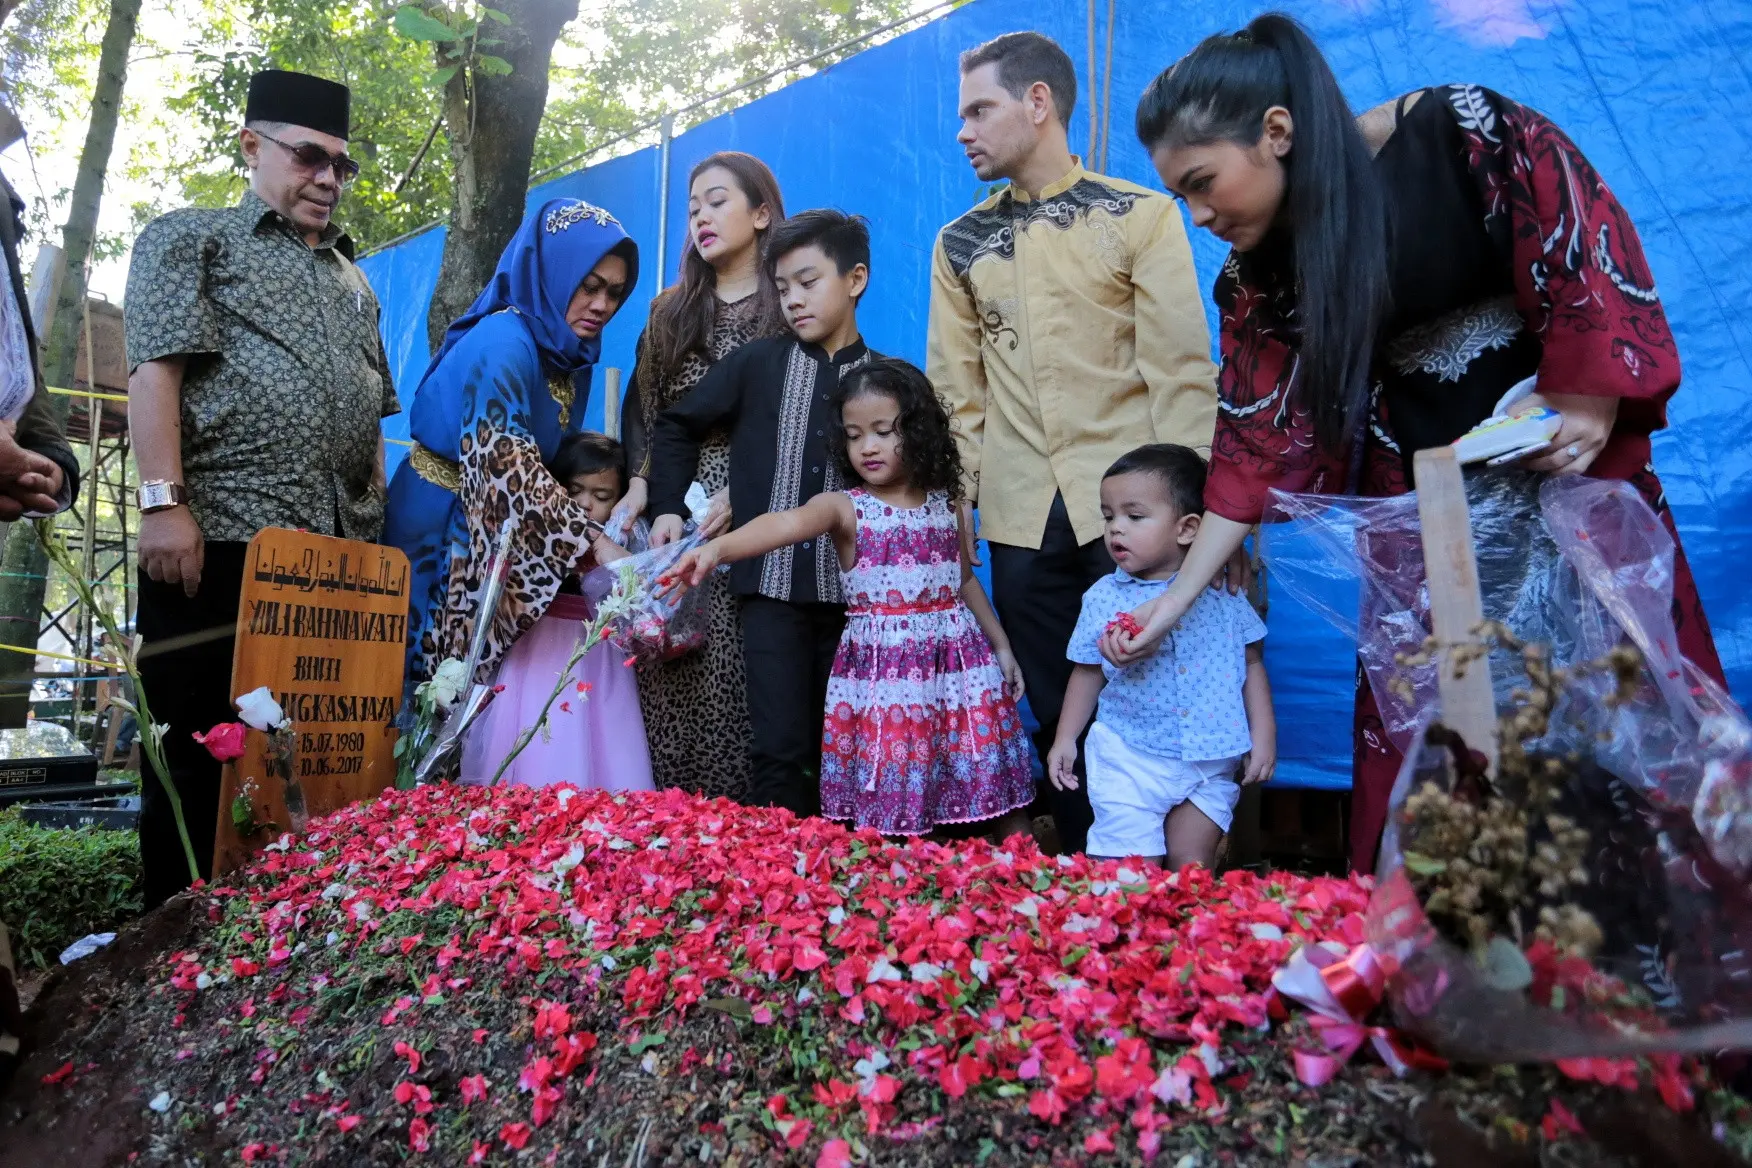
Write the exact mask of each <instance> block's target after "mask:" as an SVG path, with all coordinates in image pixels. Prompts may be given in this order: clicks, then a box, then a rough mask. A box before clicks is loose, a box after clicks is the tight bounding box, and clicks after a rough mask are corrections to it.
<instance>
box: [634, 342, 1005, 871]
mask: <svg viewBox="0 0 1752 1168" xmlns="http://www.w3.org/2000/svg"><path fill="white" fill-rule="evenodd" d="M840 421H841V424H842V427H843V437H844V442H843V445H842V446H841V447H840V471H841V474H842V476H843V477H844V478H845V479H846V480H848V481H856V480H862V482H863V486H861V487H858V488H854V489H852V490H849V491H844V492H840V491H833V492H828V493H825V494H821V495H817V496H815V498H813V499H811V500H809V501H808V502H807V503H805V504H804V505H803V506H801V507H797V508H794V509H792V510H790V511H780V512H774V513H771V514H767V515H762V516H760V517H759V518H757V519H754V520H752V521H751V522H749V523H746V524H744V525H743V526H741V527H739V528H737V529H736V530H735V531H732V532H731V533H730V534H728V535H724V536H720V537H719V538H717V539H714V540H712V541H711V542H710V543H708V544H706V545H705V546H704V547H702V548H699V549H698V550H696V551H693V552H689V553H688V554H687V555H685V556H683V557H682V558H681V559H680V560H678V561H677V562H676V565H675V567H674V568H673V569H672V570H671V572H670V573H669V577H668V579H669V580H670V582H671V586H672V587H690V586H698V585H699V584H700V583H702V582H703V581H704V580H705V579H706V577H707V576H708V575H710V574H711V572H712V571H713V570H714V569H715V568H716V567H717V566H718V565H719V564H723V563H730V562H732V561H735V560H743V559H749V558H752V557H754V556H761V555H765V554H766V553H767V552H770V551H772V550H774V549H775V548H780V547H784V546H785V545H787V544H793V543H799V542H801V541H803V540H806V539H816V538H818V537H821V536H832V537H833V540H834V543H835V545H836V547H837V548H838V550H839V558H840V567H841V569H842V571H843V572H844V581H845V596H846V606H847V607H846V629H845V633H844V635H843V636H842V637H841V639H840V647H839V652H838V654H837V655H836V656H835V657H834V662H833V673H832V675H831V678H830V680H829V681H828V689H827V714H826V723H825V725H824V727H823V730H822V736H821V737H822V747H821V813H822V815H824V816H826V817H827V818H829V819H843V820H851V821H852V822H853V823H854V824H855V825H856V826H858V827H873V828H875V829H876V830H877V831H880V832H882V833H884V834H886V835H920V834H923V833H925V832H929V831H931V830H932V829H933V828H935V827H937V826H938V825H939V824H947V823H974V822H989V823H991V825H992V829H991V834H992V835H993V837H994V838H997V839H1003V838H1007V837H1008V836H1010V835H1012V834H1014V833H1016V832H1026V831H1027V830H1028V819H1027V816H1026V815H1025V814H1024V813H1023V809H1025V808H1026V807H1027V806H1028V804H1029V803H1030V802H1031V801H1032V800H1033V798H1034V782H1033V778H1032V775H1031V773H1030V769H1029V763H1028V745H1027V741H1026V739H1025V738H1024V736H1023V733H1022V720H1021V718H1020V717H1019V716H1018V715H1017V713H1016V700H1017V699H1018V698H1020V697H1021V696H1022V671H1021V669H1020V668H1019V667H1018V666H1017V664H1016V659H1015V657H1014V656H1013V655H1012V654H1011V652H1010V641H1009V638H1008V637H1006V636H1005V635H1004V630H1003V628H1002V627H1001V626H1000V625H999V624H998V618H997V614H996V613H994V612H993V611H992V606H991V601H989V600H988V599H986V594H985V590H984V589H983V588H981V587H980V584H979V581H978V580H976V579H974V576H973V571H972V568H971V567H970V566H969V564H968V561H967V556H966V554H965V552H964V550H963V546H964V545H963V539H962V534H963V533H962V529H961V521H960V516H959V508H958V507H957V504H958V503H959V501H960V498H961V458H960V455H959V454H958V453H957V451H956V448H955V439H954V435H953V434H952V433H951V431H950V428H949V414H948V411H947V410H946V409H945V408H944V406H943V403H942V401H941V400H940V399H939V398H938V397H937V394H936V391H935V390H933V389H932V388H931V383H930V382H929V381H928V380H926V378H925V375H924V374H923V373H921V372H919V370H918V369H917V368H915V367H914V366H912V365H909V364H907V363H906V362H905V361H897V360H892V359H888V358H879V359H876V360H872V361H871V362H870V363H869V364H868V365H865V366H863V367H862V368H859V369H857V370H855V371H853V372H852V373H850V374H848V375H847V376H846V379H845V382H844V384H843V386H842V388H841V391H840Z"/></svg>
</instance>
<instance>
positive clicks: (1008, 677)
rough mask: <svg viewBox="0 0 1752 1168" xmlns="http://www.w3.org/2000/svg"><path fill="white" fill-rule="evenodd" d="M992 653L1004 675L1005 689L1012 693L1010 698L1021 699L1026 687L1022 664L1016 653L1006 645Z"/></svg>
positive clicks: (1013, 699)
mask: <svg viewBox="0 0 1752 1168" xmlns="http://www.w3.org/2000/svg"><path fill="white" fill-rule="evenodd" d="M992 655H993V656H994V657H996V658H997V661H998V671H999V672H1000V673H1002V674H1003V675H1004V690H1005V692H1007V693H1008V694H1009V695H1010V700H1011V701H1013V702H1019V701H1021V700H1022V692H1023V688H1024V687H1023V683H1022V666H1020V665H1018V664H1017V663H1016V654H1015V653H1013V652H1011V651H1010V649H1009V647H1008V646H1006V647H1004V648H1002V649H997V650H994V651H993V654H992Z"/></svg>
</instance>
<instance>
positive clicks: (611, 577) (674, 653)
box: [583, 522, 712, 661]
mask: <svg viewBox="0 0 1752 1168" xmlns="http://www.w3.org/2000/svg"><path fill="white" fill-rule="evenodd" d="M637 526H638V527H641V528H642V527H644V524H643V523H642V522H641V523H640V524H638V525H637ZM647 530H648V529H647ZM705 542H706V539H705V537H704V536H703V535H701V534H700V530H699V527H698V526H697V525H696V524H694V523H692V522H689V523H688V524H687V527H686V529H685V531H684V533H683V534H682V537H681V538H680V539H677V540H673V541H671V542H670V543H667V544H664V545H663V546H662V547H658V548H654V547H649V546H642V545H647V544H648V537H647V538H639V533H638V532H635V538H634V540H633V541H632V543H631V545H630V546H629V550H632V549H633V548H639V549H640V550H635V551H633V554H632V555H630V556H628V557H627V558H626V559H624V560H616V561H615V562H614V563H612V564H605V565H603V566H602V567H599V568H595V569H592V570H591V571H590V572H588V573H586V574H585V576H584V581H583V585H584V595H585V596H587V597H589V598H590V600H591V602H592V603H594V604H596V605H599V606H601V607H602V610H604V611H606V612H607V613H608V623H607V624H606V626H605V627H604V633H605V635H606V636H607V637H608V638H609V640H611V641H613V642H614V643H615V644H616V645H617V646H619V647H620V648H621V650H622V651H623V652H625V653H626V654H627V655H628V656H629V657H634V658H637V659H638V660H640V661H668V660H670V659H672V658H675V657H680V656H682V655H683V654H684V653H691V652H693V651H694V650H695V649H699V648H701V647H703V646H704V645H705V643H706V638H707V636H708V635H709V634H710V632H711V619H712V616H711V609H710V601H709V599H708V597H707V593H706V590H705V589H704V588H690V589H688V590H687V591H686V592H685V593H683V594H682V595H680V596H660V595H659V594H658V577H660V576H662V575H663V573H665V572H667V571H668V570H669V569H670V567H671V566H673V565H674V563H675V561H677V560H679V559H680V558H681V557H682V556H683V555H685V554H686V553H688V552H690V551H692V550H693V549H695V548H697V547H700V546H701V545H702V544H704V543H705ZM611 593H615V594H616V595H615V596H614V597H613V598H612V599H610V594H611Z"/></svg>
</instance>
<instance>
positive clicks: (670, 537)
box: [651, 515, 684, 548]
mask: <svg viewBox="0 0 1752 1168" xmlns="http://www.w3.org/2000/svg"><path fill="white" fill-rule="evenodd" d="M683 530H684V529H683V526H682V520H681V516H679V515H659V516H658V517H657V522H655V523H653V524H652V525H651V546H652V547H654V548H660V547H662V546H663V545H664V544H667V543H674V542H675V541H676V540H678V539H680V538H681V534H682V531H683Z"/></svg>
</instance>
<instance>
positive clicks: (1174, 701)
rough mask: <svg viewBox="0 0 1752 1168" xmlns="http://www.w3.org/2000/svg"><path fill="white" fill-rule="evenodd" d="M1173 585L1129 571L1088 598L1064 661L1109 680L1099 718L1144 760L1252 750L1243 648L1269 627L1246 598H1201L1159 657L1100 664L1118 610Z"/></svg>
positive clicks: (1217, 592) (1214, 592) (1102, 582)
mask: <svg viewBox="0 0 1752 1168" xmlns="http://www.w3.org/2000/svg"><path fill="white" fill-rule="evenodd" d="M1170 583H1172V581H1171V580H1140V579H1137V578H1136V577H1134V576H1132V575H1130V574H1129V573H1127V572H1126V570H1125V569H1124V568H1116V569H1114V572H1113V575H1111V576H1103V577H1102V578H1101V579H1099V580H1097V581H1096V582H1095V585H1094V587H1092V588H1090V589H1089V591H1087V592H1085V593H1084V594H1083V611H1082V614H1081V615H1080V616H1078V618H1077V627H1076V629H1075V630H1074V631H1073V632H1072V633H1071V643H1070V646H1069V647H1068V648H1067V649H1066V650H1065V656H1066V657H1068V658H1070V659H1071V660H1072V661H1074V662H1076V663H1077V664H1079V665H1099V666H1101V672H1102V674H1103V675H1104V676H1105V677H1106V678H1107V685H1106V687H1105V688H1104V689H1102V691H1101V703H1100V705H1099V707H1097V709H1096V713H1095V717H1096V719H1097V720H1098V721H1100V722H1101V724H1102V725H1104V726H1106V727H1107V728H1108V729H1109V730H1112V731H1114V732H1115V733H1117V734H1118V735H1119V736H1120V737H1121V738H1123V739H1124V740H1125V741H1126V742H1128V743H1130V744H1131V745H1132V746H1134V747H1136V748H1137V749H1138V750H1141V751H1144V752H1145V753H1147V754H1154V755H1158V756H1160V757H1162V758H1181V759H1187V760H1190V761H1195V762H1204V761H1215V760H1217V759H1226V758H1238V757H1240V756H1241V755H1243V754H1246V753H1247V752H1248V751H1249V750H1251V749H1253V739H1252V738H1251V737H1250V736H1249V734H1248V731H1247V707H1246V705H1245V703H1244V702H1243V700H1242V695H1241V688H1242V685H1243V684H1244V683H1245V682H1246V680H1247V646H1249V645H1251V644H1254V643H1255V642H1258V641H1263V640H1264V639H1265V625H1264V623H1262V622H1261V621H1260V619H1259V614H1258V613H1256V612H1254V611H1253V606H1252V605H1251V604H1249V603H1248V602H1247V598H1246V597H1245V596H1234V595H1231V594H1230V593H1229V592H1228V591H1227V590H1226V589H1210V588H1207V589H1205V590H1204V591H1203V592H1201V593H1199V597H1198V599H1197V600H1196V601H1194V602H1193V605H1192V607H1191V608H1190V609H1188V610H1187V612H1186V615H1185V616H1183V617H1181V618H1180V623H1179V624H1177V625H1175V626H1174V628H1173V630H1172V631H1171V632H1170V633H1169V634H1168V635H1167V636H1166V637H1163V638H1162V643H1161V645H1159V646H1158V647H1157V649H1156V651H1155V652H1154V653H1152V654H1151V655H1150V656H1148V657H1145V658H1144V659H1143V660H1142V661H1138V662H1136V663H1134V664H1132V665H1128V666H1126V667H1125V668H1124V669H1119V668H1116V667H1115V666H1113V665H1112V664H1110V663H1109V662H1108V661H1107V660H1106V659H1105V658H1103V657H1102V656H1101V649H1100V642H1101V635H1102V634H1103V633H1104V632H1106V631H1107V626H1108V624H1109V622H1111V621H1112V620H1113V618H1114V617H1116V616H1118V615H1119V614H1120V613H1122V612H1131V611H1132V610H1134V609H1136V608H1138V607H1139V606H1140V605H1142V604H1144V603H1145V602H1146V601H1149V600H1153V599H1155V598H1156V597H1158V596H1160V595H1161V594H1162V593H1163V592H1165V591H1167V589H1168V585H1169V584H1170Z"/></svg>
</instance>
